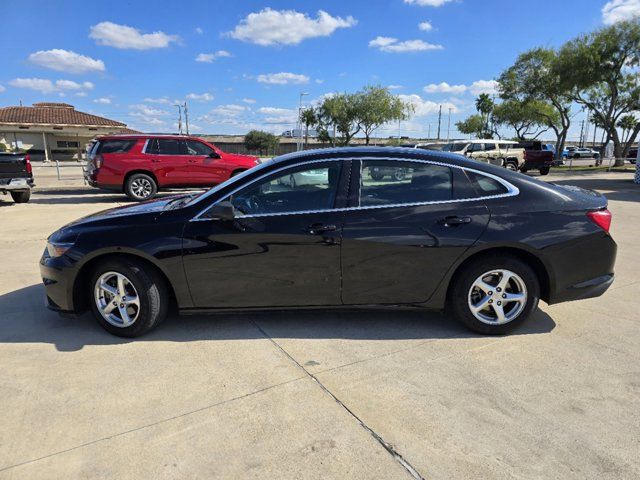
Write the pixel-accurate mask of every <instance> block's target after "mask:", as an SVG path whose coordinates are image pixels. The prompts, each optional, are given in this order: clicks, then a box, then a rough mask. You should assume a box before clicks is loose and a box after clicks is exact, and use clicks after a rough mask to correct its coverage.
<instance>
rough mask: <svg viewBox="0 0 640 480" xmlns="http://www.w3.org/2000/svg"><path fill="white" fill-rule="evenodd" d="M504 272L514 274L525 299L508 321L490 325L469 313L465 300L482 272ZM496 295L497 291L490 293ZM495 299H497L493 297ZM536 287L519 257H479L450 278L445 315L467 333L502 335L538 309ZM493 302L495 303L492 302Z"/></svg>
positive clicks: (535, 282)
mask: <svg viewBox="0 0 640 480" xmlns="http://www.w3.org/2000/svg"><path fill="white" fill-rule="evenodd" d="M497 269H504V270H509V271H511V272H513V273H515V274H517V275H518V276H519V277H520V279H521V280H522V281H523V282H524V285H525V287H526V292H527V300H526V303H525V304H524V308H522V310H521V312H520V313H519V314H518V315H517V316H516V317H515V318H514V319H512V320H511V321H510V322H508V323H503V324H490V323H485V322H484V321H481V320H479V319H478V318H476V317H475V316H474V314H473V313H472V312H471V308H470V306H469V303H468V300H469V296H470V291H471V288H472V286H473V284H474V282H475V281H476V279H477V278H478V277H479V276H480V275H482V274H483V273H485V272H489V271H491V270H497ZM493 293H495V294H496V295H499V294H498V293H497V292H493ZM493 298H497V297H493ZM539 299H540V284H539V281H538V277H537V276H536V273H535V272H534V271H533V269H532V268H531V267H530V266H529V265H527V264H526V263H525V262H523V261H522V260H520V259H519V258H516V257H513V256H509V255H489V256H487V257H480V258H478V259H476V260H473V261H471V262H470V263H469V264H467V265H465V266H464V267H463V268H462V270H461V271H459V272H457V273H456V275H455V276H454V278H453V280H452V282H451V285H450V287H449V292H448V297H447V313H448V314H449V315H450V316H451V317H453V318H455V319H457V320H459V321H460V322H462V323H463V324H464V325H466V326H467V328H469V329H470V330H473V331H474V332H477V333H481V334H484V335H503V334H505V333H508V332H510V331H511V330H513V329H514V328H516V327H517V326H519V325H521V324H522V323H523V322H524V321H526V320H527V318H528V317H529V316H530V315H531V312H533V311H534V310H535V308H536V307H537V306H538V300H539ZM496 303H497V302H496Z"/></svg>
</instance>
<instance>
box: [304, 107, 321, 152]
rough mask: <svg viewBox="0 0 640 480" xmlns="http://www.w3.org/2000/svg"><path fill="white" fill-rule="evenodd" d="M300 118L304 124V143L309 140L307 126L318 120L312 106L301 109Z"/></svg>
mask: <svg viewBox="0 0 640 480" xmlns="http://www.w3.org/2000/svg"><path fill="white" fill-rule="evenodd" d="M300 120H301V121H302V124H303V125H304V144H305V145H306V144H307V143H308V141H309V127H311V126H313V125H315V124H316V123H317V122H318V119H317V116H316V111H315V109H314V108H312V107H308V108H305V109H303V110H302V112H301V113H300Z"/></svg>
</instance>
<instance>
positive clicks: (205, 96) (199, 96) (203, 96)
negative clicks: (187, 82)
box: [187, 92, 214, 102]
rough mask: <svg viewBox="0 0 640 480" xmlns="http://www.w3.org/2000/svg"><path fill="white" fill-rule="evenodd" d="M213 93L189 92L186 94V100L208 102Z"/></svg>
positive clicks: (211, 98)
mask: <svg viewBox="0 0 640 480" xmlns="http://www.w3.org/2000/svg"><path fill="white" fill-rule="evenodd" d="M213 98H214V97H213V95H211V94H210V93H206V92H205V93H189V94H188V95H187V99H188V100H196V101H198V102H210V101H212V100H213Z"/></svg>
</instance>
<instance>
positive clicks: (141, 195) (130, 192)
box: [124, 173, 158, 202]
mask: <svg viewBox="0 0 640 480" xmlns="http://www.w3.org/2000/svg"><path fill="white" fill-rule="evenodd" d="M124 192H125V193H126V194H127V197H129V198H130V199H131V200H135V201H136V202H142V201H143V200H149V199H151V198H153V197H155V195H156V193H158V185H157V184H156V181H155V180H154V179H153V177H151V176H150V175H147V174H146V173H134V174H133V175H131V176H130V177H129V178H127V182H126V183H125V186H124Z"/></svg>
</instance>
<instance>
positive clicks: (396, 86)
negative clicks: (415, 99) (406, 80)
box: [387, 85, 404, 90]
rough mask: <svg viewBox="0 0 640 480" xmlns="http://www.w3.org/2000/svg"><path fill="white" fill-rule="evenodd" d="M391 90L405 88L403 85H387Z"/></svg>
mask: <svg viewBox="0 0 640 480" xmlns="http://www.w3.org/2000/svg"><path fill="white" fill-rule="evenodd" d="M387 88H388V89H389V90H402V89H403V88H404V86H403V85H387Z"/></svg>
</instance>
